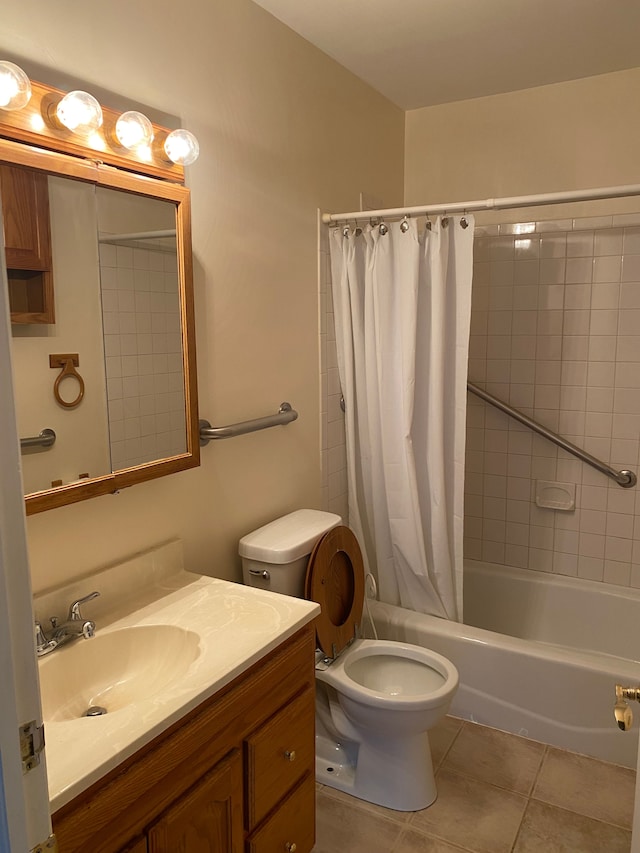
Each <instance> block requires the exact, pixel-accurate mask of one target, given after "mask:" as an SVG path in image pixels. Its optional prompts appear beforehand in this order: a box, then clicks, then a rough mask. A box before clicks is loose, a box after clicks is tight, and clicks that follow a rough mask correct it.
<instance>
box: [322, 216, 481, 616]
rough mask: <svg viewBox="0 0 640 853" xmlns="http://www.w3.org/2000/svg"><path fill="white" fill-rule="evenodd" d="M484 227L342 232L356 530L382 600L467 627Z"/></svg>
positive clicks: (340, 278)
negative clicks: (469, 384)
mask: <svg viewBox="0 0 640 853" xmlns="http://www.w3.org/2000/svg"><path fill="white" fill-rule="evenodd" d="M464 223H466V227H464ZM473 227H474V223H473V217H471V216H465V217H464V218H463V219H461V218H460V217H451V218H449V219H445V218H442V219H439V220H438V221H437V222H435V223H433V225H432V228H431V230H428V229H419V226H418V222H417V221H416V220H405V221H404V222H402V223H400V222H394V223H390V224H388V226H387V229H388V230H386V233H381V232H385V227H384V226H383V227H382V228H380V227H379V226H371V225H369V226H366V227H365V228H363V229H362V230H360V229H357V231H354V229H352V228H350V229H348V235H347V236H345V234H344V232H343V228H342V227H340V228H336V229H333V230H332V231H331V234H330V246H331V272H332V281H333V300H334V312H335V322H336V342H337V349H338V370H339V374H340V381H341V385H342V391H343V394H344V399H345V406H346V430H347V467H348V492H349V524H350V526H351V527H352V529H353V530H354V532H355V534H356V535H357V537H358V539H359V541H360V544H361V546H362V550H363V553H364V556H365V562H366V564H367V566H368V568H369V569H370V570H372V571H373V572H374V574H375V575H376V576H377V579H378V588H379V592H380V598H381V600H382V601H386V602H389V603H391V604H399V605H401V606H403V607H407V608H410V609H412V610H417V611H420V612H423V613H432V614H434V615H437V616H442V617H445V618H449V619H454V620H459V621H461V620H462V535H463V517H464V507H463V501H464V449H465V418H466V381H467V358H468V343H469V322H470V315H471V277H472V265H473Z"/></svg>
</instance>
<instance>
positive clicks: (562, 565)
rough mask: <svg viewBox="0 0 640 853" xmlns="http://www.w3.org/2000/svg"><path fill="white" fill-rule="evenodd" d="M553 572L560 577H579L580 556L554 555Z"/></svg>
mask: <svg viewBox="0 0 640 853" xmlns="http://www.w3.org/2000/svg"><path fill="white" fill-rule="evenodd" d="M553 571H554V573H555V574H558V575H568V576H570V577H577V575H578V556H577V554H561V553H554V555H553Z"/></svg>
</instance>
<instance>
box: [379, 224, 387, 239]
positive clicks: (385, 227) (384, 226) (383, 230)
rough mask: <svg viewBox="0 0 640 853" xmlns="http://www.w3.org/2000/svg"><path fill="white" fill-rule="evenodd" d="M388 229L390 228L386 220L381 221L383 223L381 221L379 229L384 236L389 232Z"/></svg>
mask: <svg viewBox="0 0 640 853" xmlns="http://www.w3.org/2000/svg"><path fill="white" fill-rule="evenodd" d="M388 230H389V229H388V228H387V226H386V225H385V224H384V222H381V223H380V227H379V228H378V231H379V232H380V233H381V234H382V236H383V237H384V235H385V234H386V233H387V231H388Z"/></svg>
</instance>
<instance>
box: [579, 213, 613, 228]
mask: <svg viewBox="0 0 640 853" xmlns="http://www.w3.org/2000/svg"><path fill="white" fill-rule="evenodd" d="M612 221H613V220H612V217H611V216H583V217H581V218H580V219H574V220H573V228H574V230H575V231H580V230H584V229H589V228H610V227H611V225H612Z"/></svg>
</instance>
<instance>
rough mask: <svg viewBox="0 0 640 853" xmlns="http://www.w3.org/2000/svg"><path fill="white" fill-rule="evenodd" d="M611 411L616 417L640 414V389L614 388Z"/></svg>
mask: <svg viewBox="0 0 640 853" xmlns="http://www.w3.org/2000/svg"><path fill="white" fill-rule="evenodd" d="M613 411H614V412H615V414H617V415H638V414H640V389H638V388H619V389H618V388H616V390H615V393H614V399H613ZM619 437H621V436H619Z"/></svg>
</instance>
